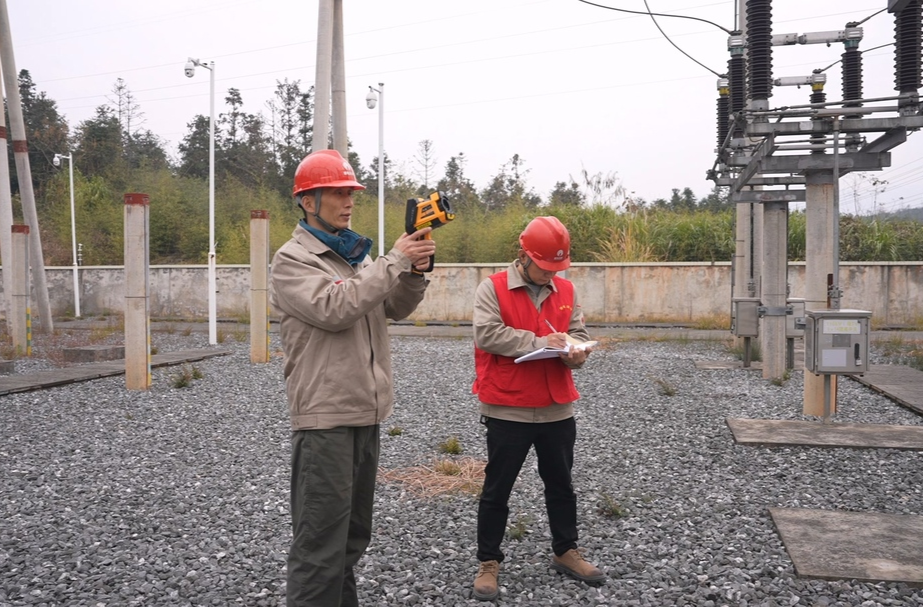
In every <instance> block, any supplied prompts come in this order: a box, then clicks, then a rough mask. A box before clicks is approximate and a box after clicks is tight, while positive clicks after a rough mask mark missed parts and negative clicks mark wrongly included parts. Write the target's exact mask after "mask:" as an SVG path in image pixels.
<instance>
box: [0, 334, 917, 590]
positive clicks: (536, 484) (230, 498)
mask: <svg viewBox="0 0 923 607" xmlns="http://www.w3.org/2000/svg"><path fill="white" fill-rule="evenodd" d="M272 339H273V342H272V343H273V346H272V347H273V349H274V350H278V336H276V335H274V336H273V338H272ZM154 343H155V345H156V346H157V347H158V349H159V351H160V352H166V351H171V350H178V349H183V348H193V347H206V343H205V336H204V335H202V334H196V333H194V334H192V335H189V336H181V335H166V334H157V335H155V338H154ZM392 343H393V350H394V363H395V369H396V383H397V399H398V404H397V407H396V412H395V415H394V416H393V417H392V418H391V419H389V420H388V421H387V422H385V424H384V425H383V426H382V458H381V466H382V468H383V469H396V468H400V467H408V466H418V465H421V464H432V462H433V461H434V460H435V459H436V458H440V457H445V456H444V455H442V454H441V453H440V452H439V444H440V443H442V442H443V441H445V440H446V439H447V438H448V437H450V436H455V437H457V438H458V440H459V442H460V443H461V445H462V447H463V449H464V453H463V454H462V455H461V456H460V457H474V458H484V456H485V445H484V434H483V430H482V427H481V426H480V425H479V424H478V423H477V413H476V411H477V405H476V401H475V398H474V397H473V396H472V395H471V393H470V387H471V382H472V379H473V370H472V343H471V340H470V339H468V338H454V339H453V338H436V339H424V338H415V337H395V338H393V342H392ZM219 347H221V348H224V349H230V350H231V351H232V354H231V355H229V356H225V357H219V358H215V359H210V360H207V361H202V362H197V363H194V366H195V368H196V369H198V370H199V371H200V372H201V374H202V375H203V377H202V378H201V379H194V380H193V381H192V385H191V387H188V388H181V389H179V388H174V387H173V386H172V383H173V378H174V377H175V376H176V375H177V373H178V372H179V368H178V367H170V368H165V369H155V370H154V384H153V387H152V389H151V390H150V391H147V392H128V391H126V390H125V388H124V378H122V377H115V378H108V379H100V380H95V381H92V382H85V383H80V384H74V385H70V386H66V387H61V388H55V389H50V390H45V391H41V392H32V393H25V394H18V395H11V396H5V397H0V430H2V442H0V478H2V483H3V485H2V489H0V521H2V522H0V606H3V607H6V606H13V605H17V606H18V605H48V606H51V605H68V606H90V607H96V606H98V605H113V606H114V605H231V604H240V605H274V606H275V605H281V604H283V603H284V601H283V596H284V586H285V576H284V570H285V556H286V552H287V548H288V542H289V537H290V527H289V524H290V521H289V515H288V459H289V442H288V440H289V432H288V423H287V410H286V405H285V399H284V392H283V384H282V377H281V357H280V356H274V357H273V359H272V362H271V363H269V364H266V365H251V364H250V362H249V350H248V346H247V344H238V343H226V344H222V345H221V346H219ZM729 358H731V355H730V354H728V353H727V352H726V350H725V349H724V347H723V346H721V345H719V344H717V343H714V342H705V341H689V340H680V341H672V342H671V341H666V342H643V341H639V342H626V343H619V344H614V345H612V346H607V347H606V348H605V349H602V350H598V351H597V352H595V353H594V354H593V356H592V358H591V360H590V362H589V363H588V364H587V365H586V367H585V368H584V369H583V370H582V371H581V372H579V373H578V375H577V378H578V379H577V381H578V388H579V389H580V391H581V394H582V395H583V398H582V399H581V401H580V402H579V405H578V407H577V408H578V443H577V451H578V452H577V457H576V465H575V471H574V472H575V487H576V489H577V491H578V498H579V508H580V514H579V517H580V533H581V545H582V547H583V548H584V549H585V551H586V555H587V557H588V559H589V560H591V561H593V562H595V563H598V564H599V565H600V567H602V569H603V570H604V571H605V572H606V573H607V575H608V576H609V580H608V581H607V582H606V583H605V584H604V585H602V586H601V587H597V588H593V587H589V586H586V585H584V584H581V583H577V582H574V581H572V580H570V579H567V578H565V577H563V576H561V575H560V574H557V573H555V572H553V571H552V570H551V569H550V568H549V566H548V563H549V558H550V539H549V535H548V531H547V521H546V518H545V513H544V507H543V502H542V493H541V483H540V481H539V479H538V475H537V472H536V470H535V461H534V458H530V460H529V461H528V462H527V464H526V466H525V467H524V469H523V473H522V475H521V478H520V481H519V483H518V484H517V488H516V491H515V492H514V496H513V499H512V501H511V521H510V522H511V523H520V524H521V526H522V528H523V529H524V530H525V534H524V536H523V537H522V539H519V540H515V539H508V540H507V541H506V542H505V544H504V547H505V550H506V552H507V560H506V562H504V564H503V567H502V570H501V578H500V582H501V596H500V599H499V603H501V604H509V605H631V606H643V605H696V606H701V607H717V606H721V605H737V606H755V605H767V606H792V605H806V606H813V605H817V606H822V605H829V606H834V605H861V606H874V605H923V590H920V589H913V588H909V587H907V586H906V585H903V584H869V583H859V582H855V581H852V580H842V581H816V580H805V579H800V578H798V577H796V576H795V574H794V570H793V566H792V562H791V560H790V559H789V557H788V555H787V553H786V551H785V548H784V546H783V545H782V542H781V540H780V538H779V535H778V533H777V532H776V530H775V528H774V526H773V524H772V520H771V518H770V516H769V513H768V511H767V509H768V508H770V507H803V508H822V509H830V510H833V509H838V510H856V511H874V512H881V513H893V514H920V513H921V512H923V466H921V465H920V453H918V452H908V451H894V450H841V449H828V450H822V449H808V448H754V447H742V446H736V445H735V444H734V443H733V440H732V437H731V435H730V432H729V431H728V429H727V427H726V425H725V418H727V417H754V418H772V419H802V416H801V401H802V392H801V390H802V383H801V382H802V377H801V374H800V373H795V374H794V375H793V377H792V378H791V380H789V381H788V382H787V383H786V384H785V385H784V386H775V385H772V384H771V383H770V382H767V381H764V380H763V379H762V378H761V377H760V374H759V373H757V372H753V371H743V370H735V371H699V370H696V369H695V366H694V361H695V360H715V359H729ZM43 365H44V366H47V363H43V362H42V361H30V362H28V363H23V366H22V367H21V368H20V372H25V371H27V370H30V369H31V370H34V369H38V368H42V367H43ZM190 368H191V366H190ZM663 385H669V386H672V387H673V388H675V390H676V393H675V394H674V395H672V396H667V395H664V394H662V392H663V390H662V386H663ZM839 405H840V412H839V414H838V415H837V418H836V419H837V421H850V422H868V423H886V424H917V425H919V424H921V423H923V420H921V418H920V417H919V416H917V415H915V414H913V413H912V412H909V411H907V410H905V409H903V408H901V407H899V406H897V405H895V404H893V403H892V402H890V401H889V400H888V399H886V398H885V397H883V396H881V395H878V394H876V393H874V392H872V391H871V390H869V389H867V388H864V387H862V386H861V385H859V384H858V383H855V382H852V381H848V380H846V381H842V382H841V389H840V395H839ZM392 428H400V429H401V430H402V433H401V434H400V435H396V433H395V435H392V434H391V433H389V432H388V430H389V429H392ZM606 502H616V503H618V505H619V507H620V508H622V509H623V511H624V512H623V516H621V517H617V518H613V517H609V516H606V515H605V514H603V513H602V512H601V509H600V507H601V506H602V505H603V504H605V503H606ZM475 511H476V498H474V497H473V496H471V495H450V496H440V497H434V498H433V497H431V498H422V497H418V496H417V495H416V494H414V493H413V492H412V491H410V490H409V489H408V487H406V486H404V485H401V484H398V483H386V482H383V481H382V482H380V483H379V489H378V494H377V505H376V529H375V535H374V538H373V540H372V545H371V546H370V548H369V550H368V552H367V554H366V556H365V557H364V558H363V560H362V561H361V562H360V565H359V567H358V570H357V576H358V579H359V588H360V592H361V602H362V604H363V605H476V604H482V603H479V602H478V601H475V600H473V599H472V598H471V594H470V587H471V582H472V580H473V575H474V572H475V570H476V562H475V556H474V553H475V545H474V541H475Z"/></svg>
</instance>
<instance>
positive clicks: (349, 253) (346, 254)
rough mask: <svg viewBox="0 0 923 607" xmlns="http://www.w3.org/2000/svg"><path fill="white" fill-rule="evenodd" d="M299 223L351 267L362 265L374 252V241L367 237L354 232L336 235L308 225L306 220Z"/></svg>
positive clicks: (342, 232) (348, 231) (342, 231)
mask: <svg viewBox="0 0 923 607" xmlns="http://www.w3.org/2000/svg"><path fill="white" fill-rule="evenodd" d="M298 223H299V225H301V227H303V228H304V229H305V230H307V231H308V232H310V233H311V234H313V235H314V236H315V237H316V238H317V239H318V240H319V241H321V242H322V243H324V244H325V245H327V246H328V247H330V250H331V251H333V252H334V253H336V254H337V255H339V256H340V257H342V258H343V259H345V260H346V261H347V263H349V265H351V266H355V265H358V264H360V263H362V260H363V259H365V256H366V255H368V254H369V251H371V250H372V240H371V239H370V238H366V237H365V236H360V235H359V234H356V233H355V232H353V231H352V230H340V231H339V232H337V233H336V234H331V233H329V232H325V231H323V230H319V229H317V228H315V227H313V226H310V225H308V222H307V221H305V220H304V219H302V220H301V221H299V222H298Z"/></svg>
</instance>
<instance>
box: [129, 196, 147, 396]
mask: <svg viewBox="0 0 923 607" xmlns="http://www.w3.org/2000/svg"><path fill="white" fill-rule="evenodd" d="M149 222H150V198H149V197H148V195H147V194H125V387H126V388H128V389H129V390H147V389H149V388H150V387H151V318H150V307H149V306H150V300H149V298H148V292H149V279H148V276H149V272H148V270H149V260H150V249H149V248H148V226H149Z"/></svg>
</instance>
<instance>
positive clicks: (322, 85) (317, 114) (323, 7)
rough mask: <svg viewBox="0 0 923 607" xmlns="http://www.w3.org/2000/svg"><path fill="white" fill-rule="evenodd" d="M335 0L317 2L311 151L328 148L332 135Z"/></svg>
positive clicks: (319, 0)
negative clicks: (331, 97) (331, 89)
mask: <svg viewBox="0 0 923 607" xmlns="http://www.w3.org/2000/svg"><path fill="white" fill-rule="evenodd" d="M333 13H334V8H333V0H318V3H317V58H316V60H315V71H314V135H313V137H314V138H313V140H312V141H311V151H313V152H316V151H317V150H326V149H327V140H328V139H329V137H330V83H331V79H330V74H331V69H332V63H333Z"/></svg>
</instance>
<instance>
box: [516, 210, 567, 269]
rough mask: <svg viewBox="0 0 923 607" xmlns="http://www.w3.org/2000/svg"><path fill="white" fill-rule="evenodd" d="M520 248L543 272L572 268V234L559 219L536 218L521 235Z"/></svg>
mask: <svg viewBox="0 0 923 607" xmlns="http://www.w3.org/2000/svg"><path fill="white" fill-rule="evenodd" d="M519 246H520V247H522V249H523V250H524V251H525V252H526V254H527V255H528V256H529V257H530V258H531V259H532V261H534V262H535V265H537V266H538V267H539V268H541V269H542V270H545V271H546V272H559V271H561V270H566V269H567V268H568V267H570V234H568V233H567V228H565V227H564V224H563V223H561V222H560V220H559V219H558V218H557V217H544V216H543V217H536V218H535V219H533V220H532V221H530V222H529V225H527V226H526V229H525V230H523V231H522V234H520V235H519Z"/></svg>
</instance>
